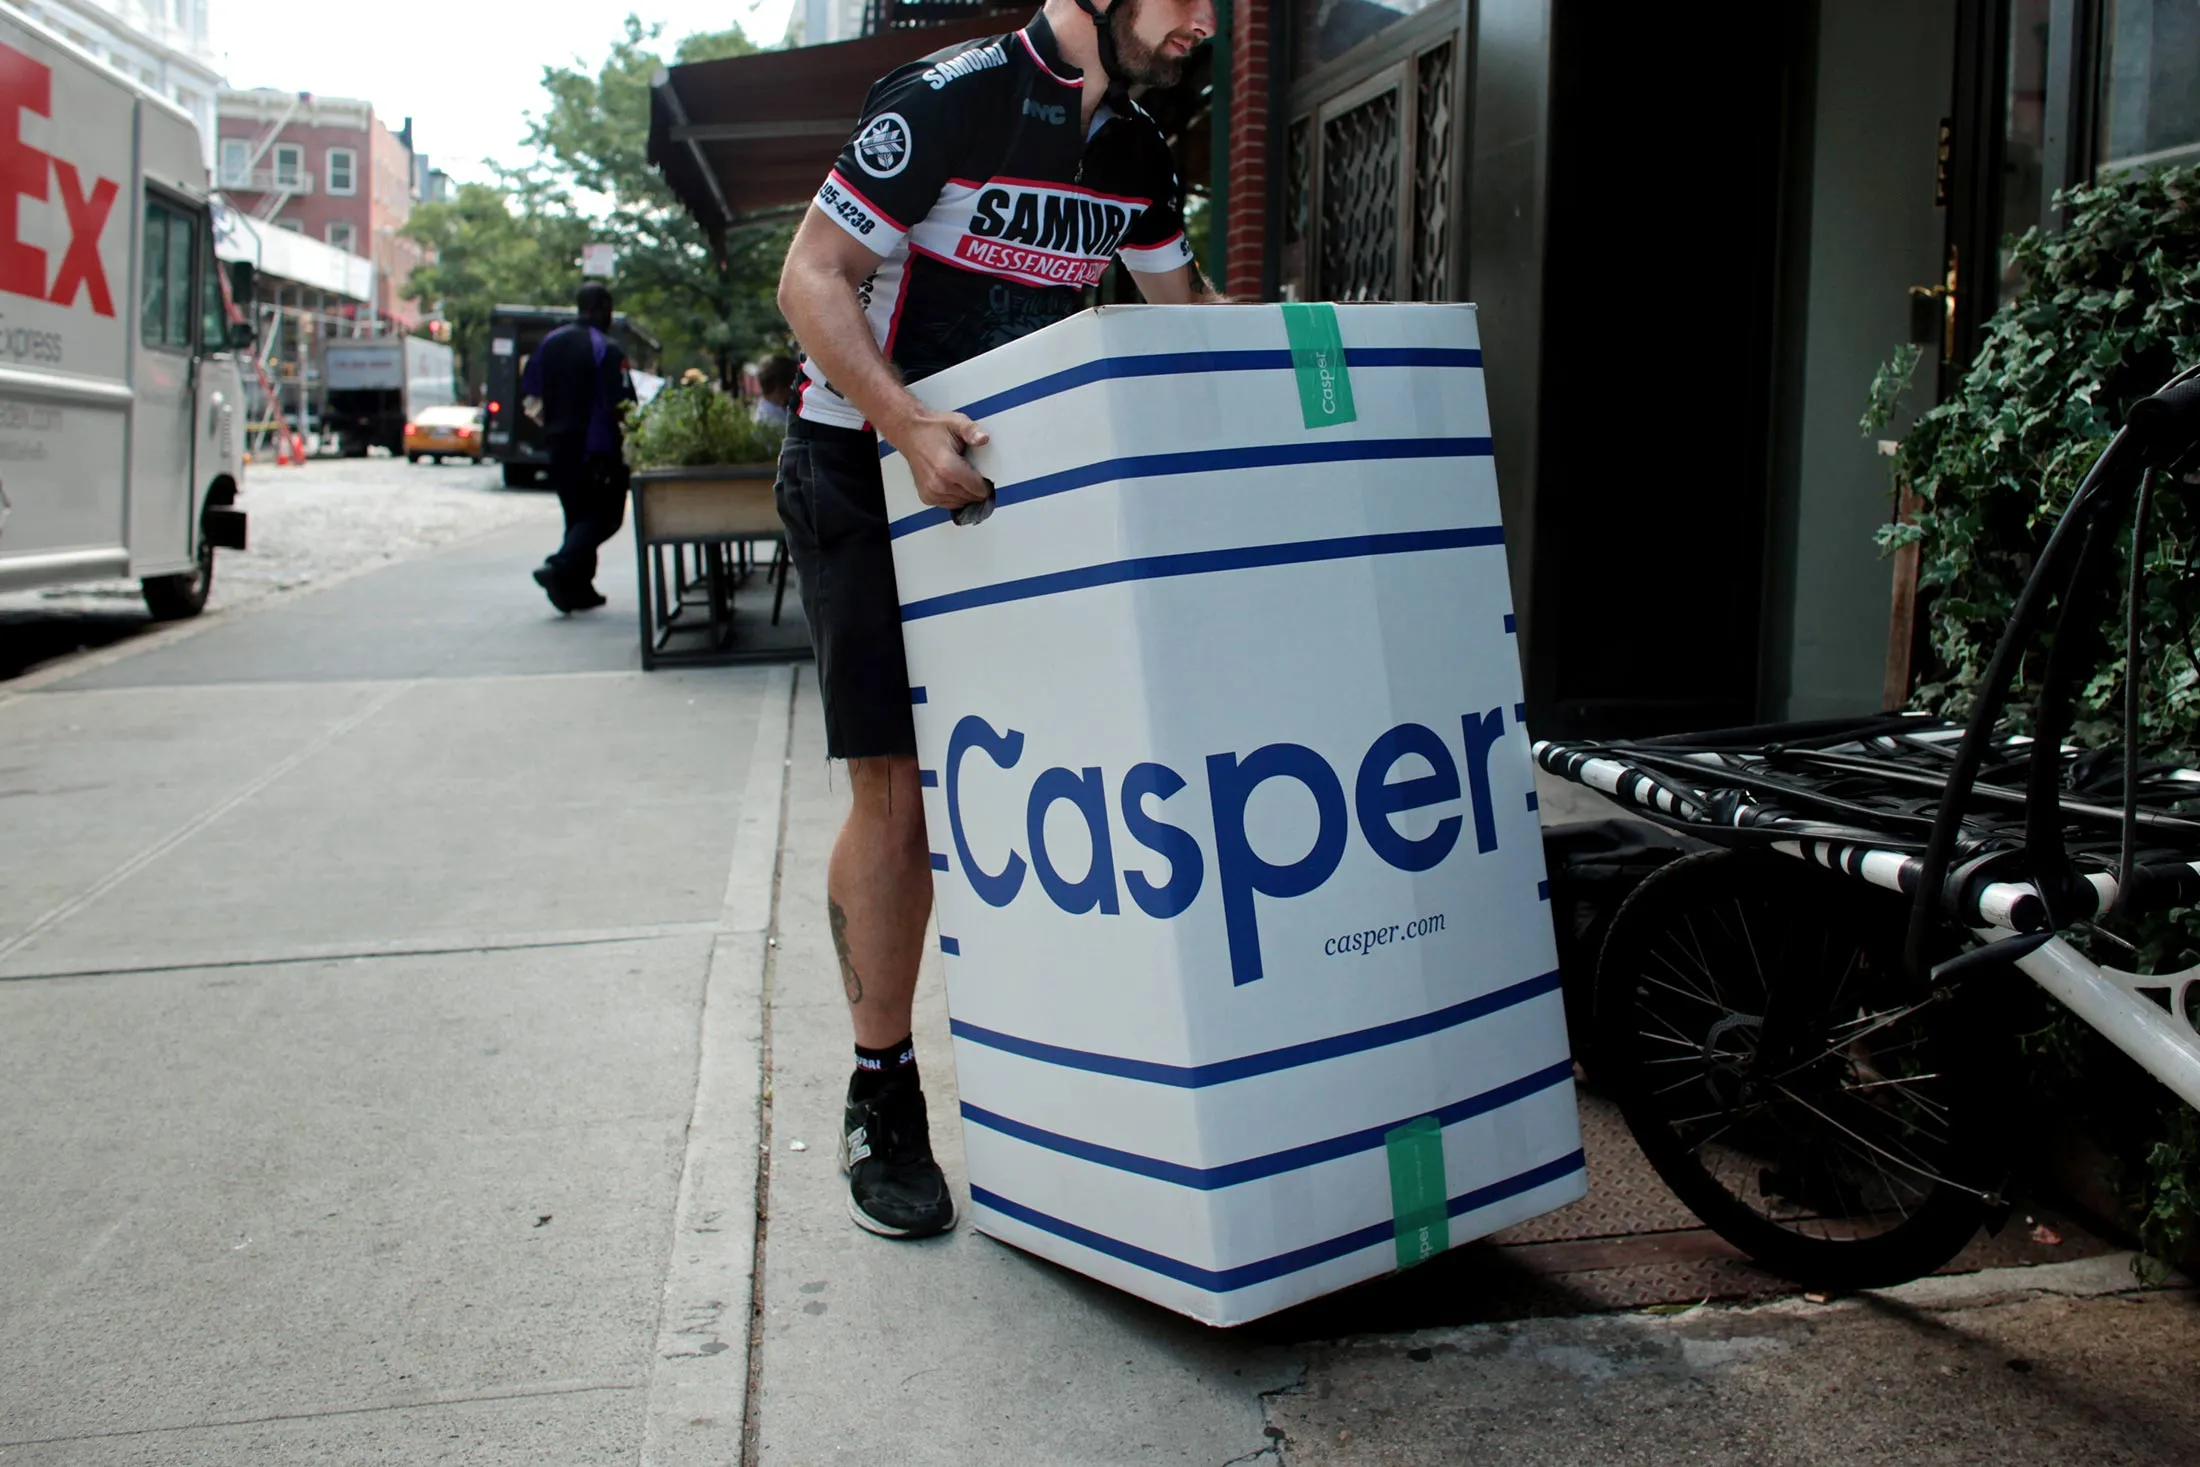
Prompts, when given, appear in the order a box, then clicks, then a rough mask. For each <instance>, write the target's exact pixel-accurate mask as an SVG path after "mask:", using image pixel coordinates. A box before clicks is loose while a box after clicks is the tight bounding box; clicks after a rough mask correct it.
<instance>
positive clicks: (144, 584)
mask: <svg viewBox="0 0 2200 1467" xmlns="http://www.w3.org/2000/svg"><path fill="white" fill-rule="evenodd" d="M138 586H139V589H141V590H142V591H144V593H145V609H146V610H147V611H150V612H151V613H153V620H155V621H183V620H185V619H187V618H189V617H194V616H197V615H198V614H199V613H200V612H202V611H204V610H206V597H207V594H208V593H209V592H211V591H212V590H213V589H214V547H213V546H212V545H211V544H209V543H208V542H207V541H205V540H203V539H202V540H200V541H199V563H198V564H197V565H196V566H194V567H192V568H191V569H190V570H187V571H185V572H184V573H183V574H181V575H176V576H147V577H146V578H145V579H144V580H142V581H140V582H139V583H138Z"/></svg>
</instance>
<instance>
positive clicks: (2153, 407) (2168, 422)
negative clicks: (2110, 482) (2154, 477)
mask: <svg viewBox="0 0 2200 1467" xmlns="http://www.w3.org/2000/svg"><path fill="white" fill-rule="evenodd" d="M2124 426H2125V428H2126V429H2127V430H2128V431H2129V432H2130V433H2131V436H2132V437H2133V438H2135V439H2137V440H2138V442H2139V446H2140V448H2141V449H2142V450H2143V451H2144V452H2145V454H2146V459H2147V462H2148V463H2149V464H2151V465H2152V466H2153V467H2155V468H2157V469H2162V470H2165V471H2170V472H2175V471H2176V470H2177V468H2178V467H2179V466H2180V465H2181V464H2182V463H2183V462H2184V461H2185V460H2186V459H2189V458H2190V457H2192V455H2193V453H2194V450H2195V449H2200V377H2186V378H2184V379H2183V380H2181V381H2178V382H2174V383H2172V384H2170V385H2169V386H2167V387H2165V388H2163V389H2162V390H2161V391H2160V392H2157V393H2155V394H2154V395H2153V396H2152V397H2142V398H2140V399H2139V400H2138V401H2137V402H2135V403H2133V404H2132V405H2131V413H2130V415H2129V416H2128V417H2126V418H2125V420H2124Z"/></svg>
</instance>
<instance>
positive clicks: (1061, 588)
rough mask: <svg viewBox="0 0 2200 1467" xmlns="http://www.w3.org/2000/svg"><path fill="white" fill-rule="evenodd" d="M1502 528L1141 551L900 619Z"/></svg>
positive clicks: (1436, 543) (1485, 539)
mask: <svg viewBox="0 0 2200 1467" xmlns="http://www.w3.org/2000/svg"><path fill="white" fill-rule="evenodd" d="M1504 543H1505V531H1504V529H1503V527H1502V526H1499V525H1466V526H1462V527H1460V528H1458V529H1454V530H1408V531H1404V532H1401V533H1398V534H1392V535H1346V536H1343V537H1341V538H1338V539H1335V540H1299V541H1294V542H1293V543H1291V544H1287V545H1244V546H1240V547H1238V548H1236V549H1234V550H1194V551H1187V552H1185V553H1183V554H1179V555H1144V556H1140V557H1138V558H1137V559H1135V560H1111V561H1108V562H1106V563H1104V564H1101V565H1086V566H1079V567H1078V568H1077V569H1076V570H1066V571H1054V572H1052V573H1050V574H1048V575H1043V576H1026V577H1024V578H1023V579H1021V580H1015V581H1000V582H997V583H995V584H994V585H991V586H973V587H971V588H970V589H969V590H967V591H950V592H948V593H947V594H946V595H944V596H928V597H926V598H925V599H924V600H922V601H910V602H905V603H904V604H903V605H902V608H901V619H902V621H903V622H905V623H906V622H912V621H922V620H924V619H925V618H926V617H930V616H945V615H947V614H948V613H949V612H952V611H971V610H975V609H976V608H978V607H980V606H998V605H1000V604H1001V603H1003V602H1006V601H1030V600H1034V599H1036V598H1038V597H1041V596H1059V595H1061V594H1062V593H1063V592H1065V591H1089V590H1092V589H1093V588H1094V587H1096V586H1119V585H1122V584H1124V583H1125V582H1128V581H1157V580H1167V579H1170V578H1172V577H1175V576H1204V575H1212V574H1214V573H1216V572H1217V571H1233V570H1259V569H1263V568H1266V567H1270V566H1279V565H1309V564H1312V563H1314V562H1316V561H1323V560H1369V559H1373V558H1374V557H1376V556H1379V555H1415V554H1419V553H1421V552H1423V551H1430V550H1468V549H1475V548H1478V547H1482V546H1490V545H1502V544H1504Z"/></svg>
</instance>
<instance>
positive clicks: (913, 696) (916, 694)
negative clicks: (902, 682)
mask: <svg viewBox="0 0 2200 1467" xmlns="http://www.w3.org/2000/svg"><path fill="white" fill-rule="evenodd" d="M924 700H925V692H924V689H922V688H911V689H910V690H909V702H910V703H911V705H912V706H913V705H915V704H919V703H922V702H923V701H924Z"/></svg>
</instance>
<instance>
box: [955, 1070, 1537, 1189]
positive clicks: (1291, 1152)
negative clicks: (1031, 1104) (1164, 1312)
mask: <svg viewBox="0 0 2200 1467" xmlns="http://www.w3.org/2000/svg"><path fill="white" fill-rule="evenodd" d="M1573 1077H1574V1066H1573V1061H1571V1060H1562V1061H1560V1062H1559V1063H1558V1064H1555V1065H1549V1066H1546V1067H1545V1068H1543V1069H1540V1070H1537V1071H1536V1072H1535V1073H1534V1074H1532V1075H1524V1076H1522V1077H1521V1078H1520V1079H1518V1080H1514V1081H1512V1082H1510V1083H1508V1084H1504V1085H1500V1086H1498V1087H1497V1088H1496V1089H1494V1090H1485V1091H1483V1092H1482V1093H1481V1094H1480V1095H1470V1096H1468V1097H1467V1098H1466V1099H1464V1100H1459V1101H1454V1102H1453V1103H1451V1104H1450V1105H1447V1106H1445V1107H1444V1108H1443V1109H1441V1110H1438V1111H1433V1112H1429V1114H1432V1115H1434V1117H1435V1118H1436V1123H1437V1124H1438V1125H1440V1126H1449V1125H1453V1124H1456V1123H1457V1122H1459V1121H1464V1120H1470V1119H1472V1118H1473V1117H1475V1116H1479V1115H1486V1114H1488V1113H1489V1112H1491V1111H1493V1110H1502V1109H1503V1108H1504V1107H1506V1106H1508V1105H1512V1104H1514V1103H1516V1102H1518V1101H1522V1100H1526V1099H1527V1098H1528V1097H1530V1096H1532V1095H1540V1094H1542V1093H1543V1092H1544V1091H1546V1090H1549V1089H1550V1088H1552V1087H1553V1086H1555V1085H1560V1084H1563V1083H1564V1082H1566V1081H1568V1080H1571V1079H1572V1078H1573ZM962 1113H963V1119H965V1120H968V1121H973V1122H975V1123H977V1124H978V1125H981V1126H983V1127H985V1128H986V1129H987V1130H989V1131H998V1132H1000V1133H1001V1134H1002V1135H1004V1136H1012V1137H1014V1138H1015V1139H1016V1140H1018V1141H1024V1142H1028V1143H1030V1144H1031V1145H1033V1146H1038V1147H1043V1148H1045V1149H1046V1150H1048V1151H1058V1152H1060V1153H1061V1154H1062V1155H1064V1156H1074V1157H1076V1158H1077V1159H1078V1160H1079V1161H1089V1162H1092V1163H1094V1164H1095V1165H1098V1166H1105V1167H1113V1168H1115V1170H1117V1171H1121V1172H1135V1173H1137V1174H1138V1175H1139V1176H1142V1177H1152V1178H1154V1179H1155V1180H1156V1181H1162V1182H1172V1183H1174V1184H1175V1185H1177V1186H1179V1187H1191V1188H1194V1189H1195V1190H1198V1191H1201V1192H1215V1191H1219V1190H1221V1189H1222V1188H1224V1187H1236V1186H1239V1185H1241V1184H1243V1183H1246V1182H1255V1181H1259V1180H1260V1179H1261V1178H1262V1177H1275V1176H1281V1175H1282V1174H1283V1173H1285V1172H1296V1171H1304V1170H1305V1169H1306V1168H1308V1167H1311V1166H1320V1165H1321V1164H1322V1163H1323V1162H1326V1161H1335V1160H1337V1159H1338V1158H1339V1157H1344V1156H1353V1155H1357V1154H1358V1153H1360V1152H1363V1151H1375V1150H1378V1149H1380V1148H1381V1147H1382V1145H1383V1141H1384V1138H1385V1137H1386V1136H1387V1135H1388V1134H1389V1133H1390V1132H1391V1131H1393V1130H1396V1129H1397V1128H1398V1127H1399V1126H1402V1125H1404V1124H1405V1123H1406V1121H1410V1120H1416V1119H1418V1116H1406V1117H1404V1118H1403V1119H1401V1120H1395V1121H1390V1122H1388V1123H1386V1124H1384V1125H1380V1126H1370V1127H1368V1128H1367V1129H1366V1130H1362V1131H1353V1132H1350V1133H1348V1134H1346V1135H1343V1136H1332V1137H1330V1138H1329V1139H1328V1140H1326V1141H1314V1142H1309V1143H1308V1144H1307V1145H1304V1146H1293V1147H1290V1148H1289V1149H1287V1150H1284V1151H1277V1152H1272V1153H1270V1154H1269V1155H1267V1156H1255V1157H1251V1158H1249V1159H1247V1160H1245V1161H1234V1162H1231V1163H1229V1164H1228V1165H1226V1166H1210V1167H1197V1166H1184V1165H1181V1164H1180V1163H1177V1162H1173V1161H1162V1160H1161V1159H1159V1158H1158V1157H1152V1156H1140V1155H1138V1154H1137V1153H1136V1152H1131V1151H1118V1150H1117V1149H1115V1148H1114V1147H1112V1146H1101V1145H1099V1144H1097V1143H1095V1142H1091V1141H1080V1140H1078V1139H1077V1138H1076V1137H1074V1136H1064V1135H1061V1134H1059V1133H1057V1132H1054V1131H1043V1130H1041V1129H1039V1127H1037V1126H1031V1125H1026V1124H1025V1123H1024V1122H1022V1121H1016V1120H1010V1119H1009V1118H1008V1117H1007V1116H1004V1115H998V1114H996V1113H995V1112H993V1111H989V1110H985V1109H982V1108H981V1107H978V1106H975V1105H972V1104H970V1103H969V1102H968V1101H964V1102H963V1107H962Z"/></svg>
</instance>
